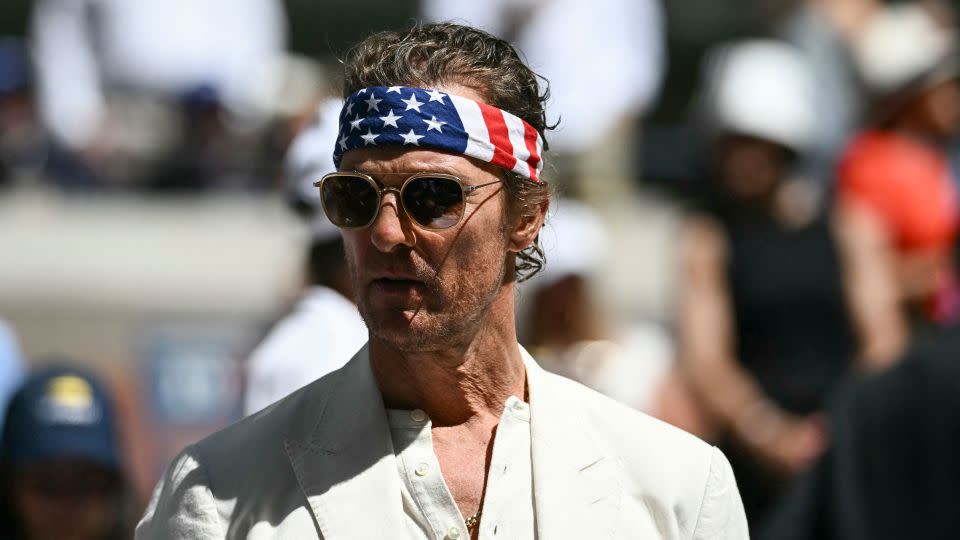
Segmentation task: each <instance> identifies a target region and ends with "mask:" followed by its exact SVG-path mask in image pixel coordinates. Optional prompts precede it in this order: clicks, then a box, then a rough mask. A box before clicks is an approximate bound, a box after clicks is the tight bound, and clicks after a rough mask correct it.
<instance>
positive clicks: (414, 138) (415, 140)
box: [400, 129, 424, 146]
mask: <svg viewBox="0 0 960 540" xmlns="http://www.w3.org/2000/svg"><path fill="white" fill-rule="evenodd" d="M400 136H401V137H403V144H412V145H414V146H420V142H419V141H420V139H422V138H424V135H417V134H416V133H414V132H413V130H412V129H411V130H410V133H406V134H403V133H401V134H400Z"/></svg>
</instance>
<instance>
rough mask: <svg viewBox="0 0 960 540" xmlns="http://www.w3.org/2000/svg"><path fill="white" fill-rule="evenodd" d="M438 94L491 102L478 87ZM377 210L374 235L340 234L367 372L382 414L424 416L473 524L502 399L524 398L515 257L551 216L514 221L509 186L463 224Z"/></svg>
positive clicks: (454, 159)
mask: <svg viewBox="0 0 960 540" xmlns="http://www.w3.org/2000/svg"><path fill="white" fill-rule="evenodd" d="M438 89H439V90H440V91H442V92H447V93H453V94H457V95H461V96H464V97H468V98H471V99H474V100H477V101H484V100H483V98H482V97H481V96H480V95H479V94H478V93H477V92H476V91H474V90H473V89H471V88H466V87H462V86H457V85H450V86H446V87H440V88H438ZM340 170H342V171H362V172H365V173H367V174H369V175H371V176H372V177H373V178H374V179H376V180H377V181H379V182H380V183H381V184H383V185H385V186H388V187H395V188H399V187H400V186H401V185H402V184H403V181H404V180H405V179H406V178H407V177H408V176H409V174H413V173H417V172H442V173H447V174H452V175H455V176H457V177H459V178H461V179H462V180H463V181H464V182H465V183H466V184H468V185H479V184H484V183H487V182H493V181H496V180H500V179H502V172H501V171H500V169H498V168H496V167H495V166H493V165H490V164H487V163H482V162H480V161H476V160H474V159H472V158H468V157H465V156H462V155H455V154H449V153H444V152H440V151H434V150H425V149H412V148H411V147H406V148H404V147H396V146H392V147H382V148H378V147H370V148H364V149H358V150H353V151H350V152H347V153H346V154H345V155H344V157H343V161H342V163H341V165H340ZM400 173H403V174H400ZM381 204H382V206H381V208H380V213H379V215H378V216H377V218H376V220H375V221H374V222H373V223H372V224H371V225H370V226H369V227H366V228H362V229H352V230H344V231H343V237H344V248H345V252H346V255H347V261H348V263H349V266H350V271H351V277H352V281H353V286H354V290H355V296H356V299H357V304H358V307H359V310H360V313H361V315H362V316H363V318H364V321H366V323H367V326H368V328H369V333H370V344H369V350H370V362H371V367H372V369H373V372H374V376H375V378H376V380H377V384H378V386H379V388H380V391H381V394H382V395H383V399H384V403H385V404H386V406H387V407H390V408H399V409H422V410H423V411H425V412H426V413H427V414H428V415H429V417H430V419H431V421H432V423H433V443H434V449H435V451H436V453H437V457H438V459H439V461H440V466H441V470H442V472H443V476H444V479H445V480H446V482H447V485H448V487H449V488H450V491H451V494H452V495H453V497H454V499H455V500H456V502H457V504H458V506H459V507H460V509H461V513H463V515H464V516H469V515H472V514H473V513H474V512H476V510H477V509H478V508H479V507H480V503H481V500H482V494H483V486H484V482H485V480H486V468H487V456H488V450H489V449H491V448H492V437H493V434H494V432H495V430H496V426H497V424H498V422H499V418H500V415H501V413H502V412H503V406H504V402H505V401H506V399H507V398H508V397H509V396H510V395H515V396H518V397H522V398H524V399H525V394H526V392H525V384H526V370H525V367H524V364H523V360H522V358H521V356H520V352H519V349H518V347H517V338H516V325H515V321H514V281H515V280H514V262H513V261H514V256H515V254H516V253H517V252H518V251H520V250H522V249H524V248H526V247H527V246H528V245H530V243H532V242H533V240H534V238H535V237H536V235H537V233H538V232H539V230H540V226H541V225H542V223H543V217H544V215H545V213H546V210H547V208H546V205H544V207H543V208H541V209H540V212H539V213H537V214H536V216H535V217H534V218H519V217H513V216H508V213H507V206H506V194H505V192H504V190H503V186H502V185H501V184H494V185H491V186H489V187H484V188H482V189H479V190H477V191H474V192H473V193H471V194H468V195H467V204H466V210H465V216H464V218H463V220H462V221H461V222H460V223H459V224H458V225H456V226H454V227H451V228H449V229H444V230H427V229H423V228H421V227H419V226H417V225H416V224H414V223H413V222H411V220H410V219H409V218H408V217H407V216H406V214H405V213H404V212H403V210H402V207H401V206H400V205H399V203H398V201H397V198H396V194H395V193H393V192H388V193H386V194H385V195H384V199H383V201H382V203H381Z"/></svg>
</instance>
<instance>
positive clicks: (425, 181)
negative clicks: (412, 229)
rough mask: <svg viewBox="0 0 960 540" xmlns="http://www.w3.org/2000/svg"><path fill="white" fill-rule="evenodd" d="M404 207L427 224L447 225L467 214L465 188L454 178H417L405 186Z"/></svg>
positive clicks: (432, 225)
mask: <svg viewBox="0 0 960 540" xmlns="http://www.w3.org/2000/svg"><path fill="white" fill-rule="evenodd" d="M403 208H404V210H406V211H407V215H409V216H410V217H411V218H413V219H414V220H415V221H416V222H417V223H419V224H420V225H423V226H424V227H429V228H431V229H447V228H449V227H453V226H454V225H456V224H457V223H459V221H460V218H461V217H462V216H463V209H464V202H463V190H462V189H461V188H460V184H459V183H457V181H456V180H453V179H451V178H443V177H431V176H422V177H420V178H414V179H413V180H411V181H410V182H409V183H408V184H407V186H406V187H405V188H404V190H403Z"/></svg>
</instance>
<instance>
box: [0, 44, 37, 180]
mask: <svg viewBox="0 0 960 540" xmlns="http://www.w3.org/2000/svg"><path fill="white" fill-rule="evenodd" d="M41 132H42V130H41V129H40V126H39V124H38V122H37V119H36V115H35V112H34V105H33V95H32V80H31V73H30V59H29V57H28V55H27V51H26V49H25V48H24V46H23V44H22V43H21V42H20V41H19V40H17V39H14V38H0V187H3V186H4V185H7V184H9V183H11V182H13V181H14V180H16V177H17V176H20V175H22V174H24V173H30V172H36V171H37V170H39V168H40V164H41V162H42V160H43V157H44V156H43V150H44V139H43V136H42V134H41Z"/></svg>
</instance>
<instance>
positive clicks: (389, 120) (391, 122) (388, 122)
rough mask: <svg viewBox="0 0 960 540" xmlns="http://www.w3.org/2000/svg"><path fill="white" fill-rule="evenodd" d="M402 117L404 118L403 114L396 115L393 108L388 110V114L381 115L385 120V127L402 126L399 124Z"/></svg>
mask: <svg viewBox="0 0 960 540" xmlns="http://www.w3.org/2000/svg"><path fill="white" fill-rule="evenodd" d="M401 118H402V116H396V115H394V114H393V109H390V110H388V111H387V115H386V116H381V117H380V119H381V120H383V127H387V126H393V127H395V128H399V127H400V126H398V125H397V120H399V119H401Z"/></svg>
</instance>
